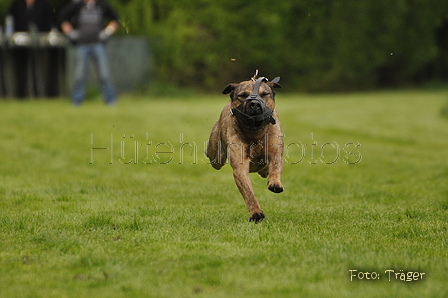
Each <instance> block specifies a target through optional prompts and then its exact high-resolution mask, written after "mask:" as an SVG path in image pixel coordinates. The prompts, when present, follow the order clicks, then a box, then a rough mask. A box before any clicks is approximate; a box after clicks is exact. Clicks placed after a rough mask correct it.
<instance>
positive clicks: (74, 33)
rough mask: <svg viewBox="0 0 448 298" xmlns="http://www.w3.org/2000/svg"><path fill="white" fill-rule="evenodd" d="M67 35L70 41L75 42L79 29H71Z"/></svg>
mask: <svg viewBox="0 0 448 298" xmlns="http://www.w3.org/2000/svg"><path fill="white" fill-rule="evenodd" d="M67 37H68V38H69V39H70V41H72V42H76V41H78V39H79V30H72V31H70V32H69V33H67Z"/></svg>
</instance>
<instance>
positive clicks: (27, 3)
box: [8, 0, 54, 32]
mask: <svg viewBox="0 0 448 298" xmlns="http://www.w3.org/2000/svg"><path fill="white" fill-rule="evenodd" d="M8 15H9V16H12V17H13V19H14V22H13V24H14V31H15V32H27V31H31V30H32V29H33V26H35V30H36V31H38V32H48V31H50V30H51V27H52V25H53V21H54V20H53V10H52V9H51V6H50V4H49V3H48V2H47V0H13V1H12V2H11V6H10V7H9V11H8Z"/></svg>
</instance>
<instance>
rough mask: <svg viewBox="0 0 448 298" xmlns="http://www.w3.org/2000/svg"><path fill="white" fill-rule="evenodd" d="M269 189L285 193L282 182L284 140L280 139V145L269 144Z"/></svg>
mask: <svg viewBox="0 0 448 298" xmlns="http://www.w3.org/2000/svg"><path fill="white" fill-rule="evenodd" d="M268 156H269V157H268V160H269V162H268V168H269V172H268V173H269V174H268V179H269V180H268V189H269V190H270V191H272V192H275V193H280V192H282V191H283V185H282V183H281V182H280V176H281V174H282V171H283V140H281V139H280V138H279V141H278V143H276V142H272V143H269V153H268Z"/></svg>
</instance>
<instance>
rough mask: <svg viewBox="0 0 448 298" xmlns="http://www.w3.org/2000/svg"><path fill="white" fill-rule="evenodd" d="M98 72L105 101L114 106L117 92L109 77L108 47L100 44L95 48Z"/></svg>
mask: <svg viewBox="0 0 448 298" xmlns="http://www.w3.org/2000/svg"><path fill="white" fill-rule="evenodd" d="M93 51H94V57H95V59H94V60H95V64H96V71H97V73H98V80H99V82H100V85H101V92H102V94H103V98H104V101H105V102H106V104H108V105H113V104H114V103H115V101H116V96H115V91H114V88H113V87H112V83H111V80H110V77H109V64H108V62H107V54H106V46H105V45H104V44H102V43H98V44H96V45H95V46H94V48H93Z"/></svg>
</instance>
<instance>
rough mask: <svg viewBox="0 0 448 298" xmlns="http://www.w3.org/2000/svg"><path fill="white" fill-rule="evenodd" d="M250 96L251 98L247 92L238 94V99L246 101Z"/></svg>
mask: <svg viewBox="0 0 448 298" xmlns="http://www.w3.org/2000/svg"><path fill="white" fill-rule="evenodd" d="M248 96H249V93H247V92H243V93H240V94H238V97H239V98H243V99H246V98H247V97H248Z"/></svg>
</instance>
